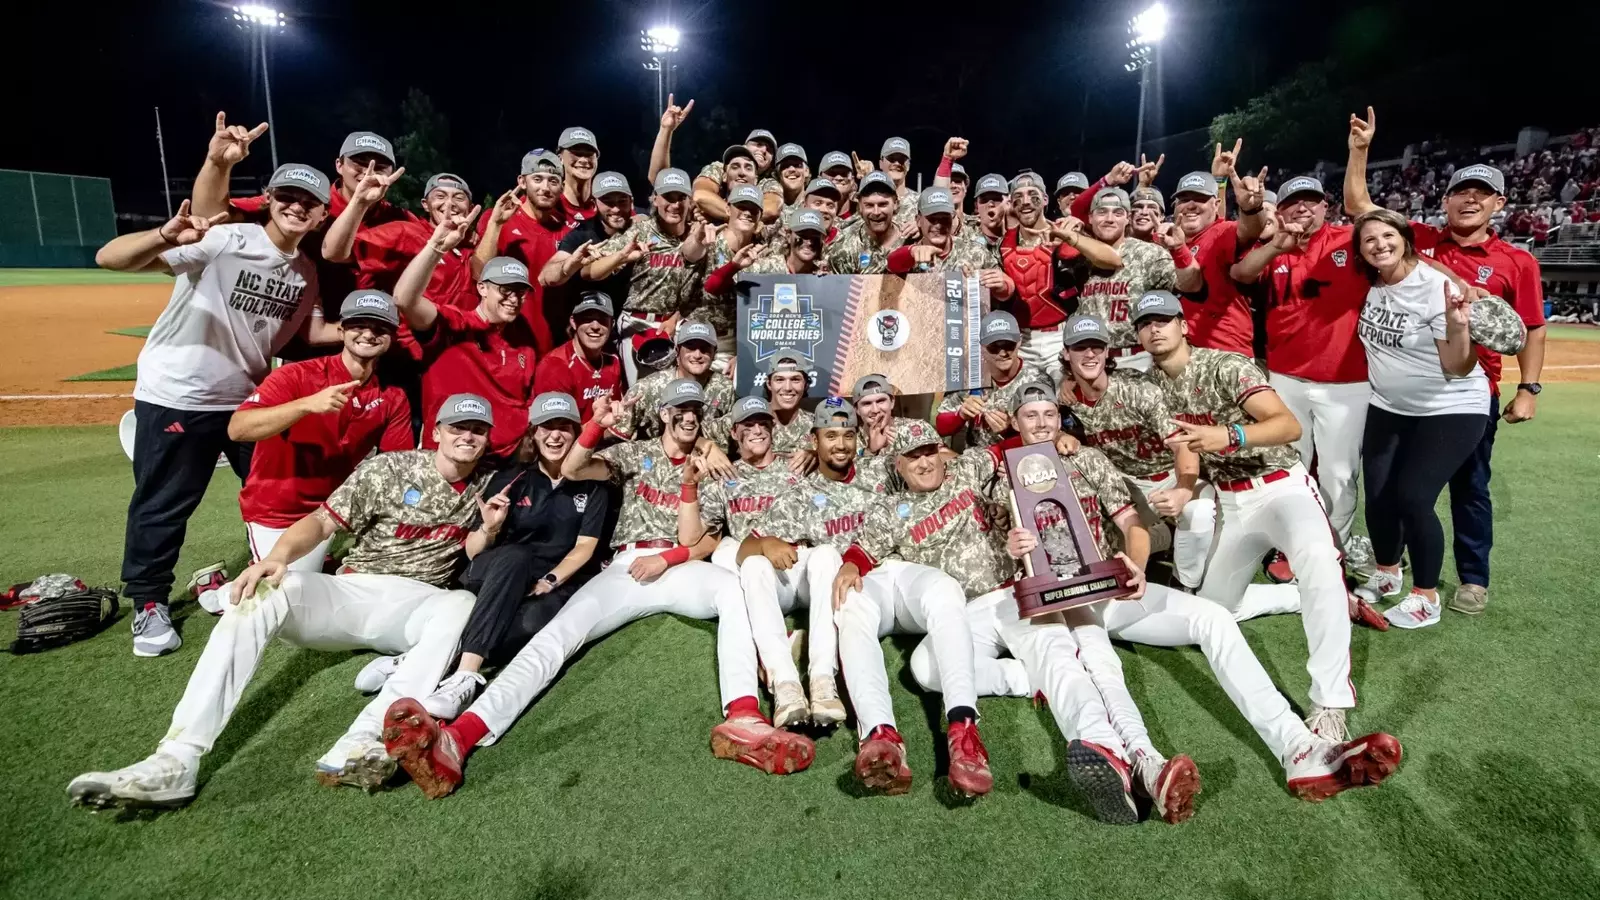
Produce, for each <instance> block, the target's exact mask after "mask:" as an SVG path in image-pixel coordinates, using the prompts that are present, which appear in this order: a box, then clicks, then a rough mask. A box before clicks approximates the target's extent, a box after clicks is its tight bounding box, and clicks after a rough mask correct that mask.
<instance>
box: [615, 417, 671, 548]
mask: <svg viewBox="0 0 1600 900" xmlns="http://www.w3.org/2000/svg"><path fill="white" fill-rule="evenodd" d="M594 458H595V459H603V460H605V461H606V462H607V463H609V464H610V465H611V479H612V480H613V481H615V482H617V483H618V484H621V485H622V512H621V514H620V515H618V516H617V530H616V533H615V534H613V535H612V537H611V545H612V546H613V547H620V546H622V545H623V544H632V543H635V542H637V541H672V542H673V543H674V544H676V543H677V542H678V502H679V501H678V490H679V489H680V488H681V487H682V485H683V460H682V459H673V458H672V457H670V456H668V455H667V451H666V450H665V449H663V448H662V446H661V441H660V440H658V439H654V438H652V439H649V440H642V441H625V442H623V443H621V444H612V445H611V446H609V447H607V448H605V449H604V450H601V451H599V452H597V453H595V455H594Z"/></svg>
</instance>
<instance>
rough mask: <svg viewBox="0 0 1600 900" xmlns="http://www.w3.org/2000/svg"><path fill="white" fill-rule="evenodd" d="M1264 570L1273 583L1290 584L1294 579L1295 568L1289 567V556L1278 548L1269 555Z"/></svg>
mask: <svg viewBox="0 0 1600 900" xmlns="http://www.w3.org/2000/svg"><path fill="white" fill-rule="evenodd" d="M1262 571H1264V572H1266V573H1267V580H1269V581H1271V582H1272V583H1273V584H1288V583H1289V582H1291V581H1293V580H1294V569H1291V568H1290V567H1289V557H1287V556H1284V555H1283V554H1282V553H1280V552H1278V551H1277V550H1274V551H1272V555H1270V556H1268V557H1267V561H1266V563H1265V564H1264V565H1263V566H1262Z"/></svg>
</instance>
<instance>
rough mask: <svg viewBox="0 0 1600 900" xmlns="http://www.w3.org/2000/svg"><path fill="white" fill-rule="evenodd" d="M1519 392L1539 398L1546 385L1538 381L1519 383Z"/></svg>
mask: <svg viewBox="0 0 1600 900" xmlns="http://www.w3.org/2000/svg"><path fill="white" fill-rule="evenodd" d="M1517 390H1519V391H1527V392H1528V393H1530V394H1532V395H1534V396H1535V397H1537V396H1539V392H1540V391H1542V390H1544V385H1542V384H1540V383H1539V382H1537V381H1522V382H1518V383H1517Z"/></svg>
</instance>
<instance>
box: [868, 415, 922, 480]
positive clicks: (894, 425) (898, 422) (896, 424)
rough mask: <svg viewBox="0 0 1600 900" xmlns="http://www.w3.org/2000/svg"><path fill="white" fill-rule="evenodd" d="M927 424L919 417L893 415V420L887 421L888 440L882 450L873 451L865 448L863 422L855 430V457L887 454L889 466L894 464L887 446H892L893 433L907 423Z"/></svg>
mask: <svg viewBox="0 0 1600 900" xmlns="http://www.w3.org/2000/svg"><path fill="white" fill-rule="evenodd" d="M927 424H928V423H927V422H924V421H923V420H921V419H908V418H906V417H905V416H895V417H894V418H893V420H892V421H891V422H890V423H889V440H888V442H887V443H885V444H884V445H883V449H882V450H879V451H877V452H876V453H874V452H872V451H871V450H868V449H867V426H866V424H865V423H863V424H862V425H861V426H860V427H859V428H858V429H857V430H856V456H857V457H863V456H888V457H889V458H890V459H889V463H890V466H891V467H892V466H893V464H894V460H893V454H892V453H890V452H889V448H890V447H893V446H894V433H895V432H896V431H899V430H900V429H902V428H905V427H906V426H907V425H927Z"/></svg>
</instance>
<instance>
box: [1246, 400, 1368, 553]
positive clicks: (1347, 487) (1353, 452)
mask: <svg viewBox="0 0 1600 900" xmlns="http://www.w3.org/2000/svg"><path fill="white" fill-rule="evenodd" d="M1268 382H1269V383H1271V385H1272V389H1273V390H1275V391H1277V392H1278V396H1280V397H1282V398H1283V405H1284V406H1287V407H1289V411H1290V412H1292V413H1294V417H1295V418H1296V419H1299V420H1300V440H1298V441H1295V442H1294V449H1295V452H1296V453H1299V454H1300V462H1302V463H1304V464H1305V466H1306V468H1307V469H1309V468H1311V461H1312V458H1313V457H1315V459H1316V463H1317V484H1318V485H1320V486H1321V488H1322V496H1323V499H1325V500H1326V501H1327V504H1328V521H1329V522H1332V523H1333V530H1334V532H1335V533H1337V535H1338V537H1339V546H1341V547H1342V546H1344V543H1345V542H1346V541H1348V540H1349V539H1350V526H1351V524H1353V523H1354V522H1355V520H1356V495H1357V492H1358V491H1359V487H1360V485H1359V482H1360V477H1361V436H1362V434H1363V433H1364V432H1365V431H1366V427H1367V404H1368V402H1369V401H1370V400H1371V399H1372V386H1371V385H1370V384H1368V383H1367V382H1365V381H1354V382H1349V383H1346V384H1323V383H1321V382H1316V381H1306V380H1305V379H1303V378H1295V377H1293V376H1290V375H1282V374H1279V373H1277V372H1274V373H1272V374H1271V375H1269V376H1268ZM1278 549H1280V550H1282V549H1283V548H1282V547H1279V548H1278ZM1265 554H1266V551H1265V550H1263V551H1262V555H1265ZM1296 574H1298V571H1297V572H1296Z"/></svg>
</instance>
